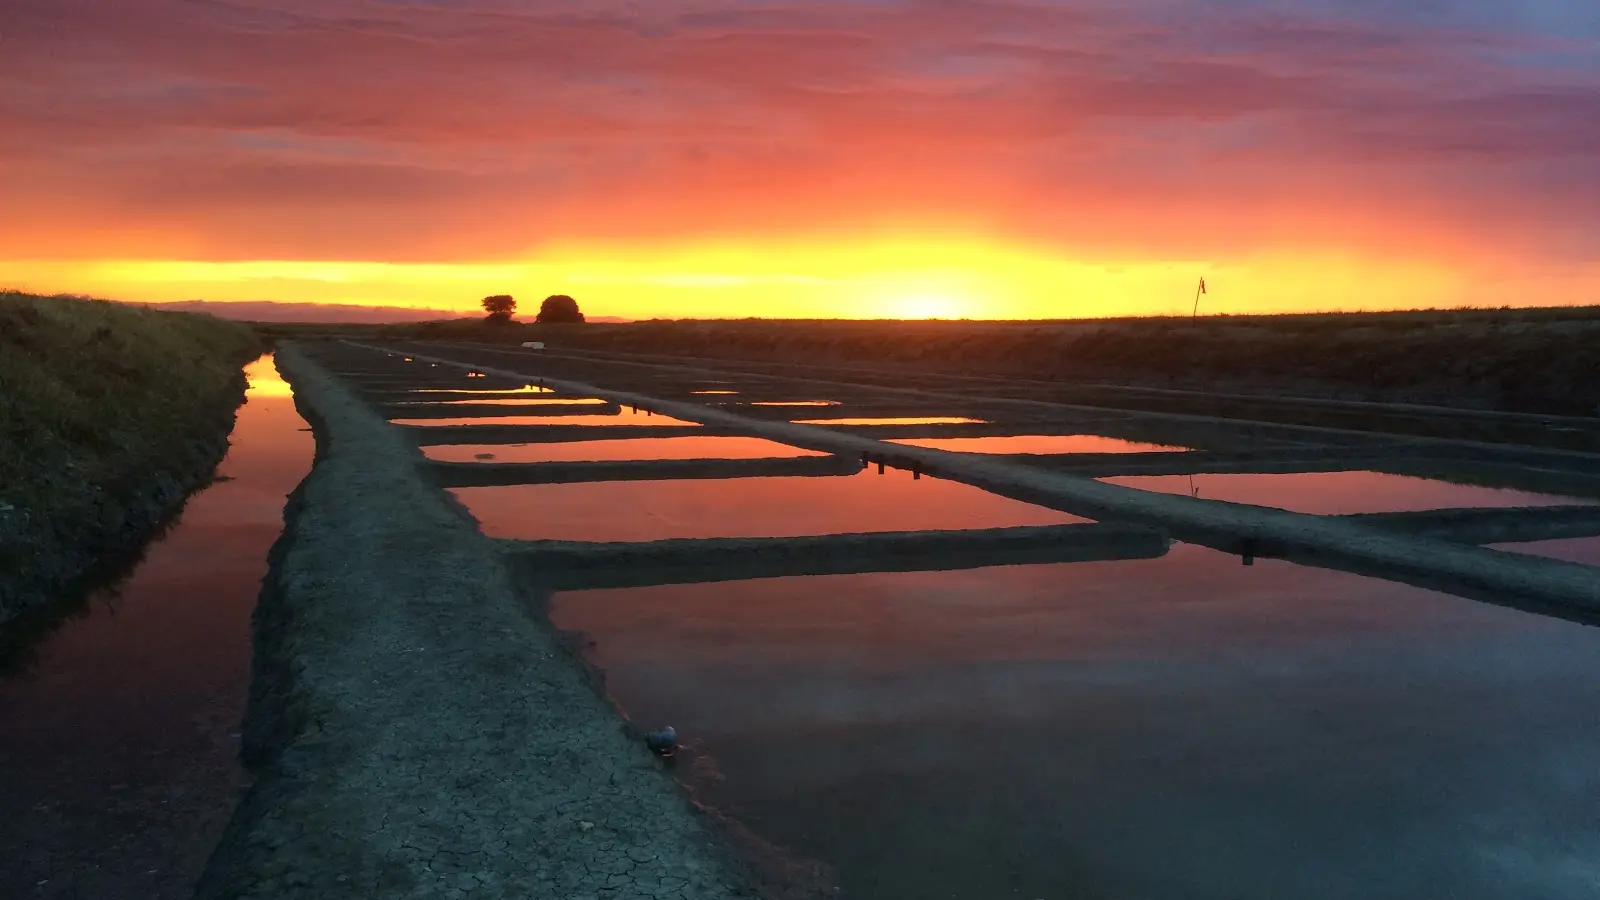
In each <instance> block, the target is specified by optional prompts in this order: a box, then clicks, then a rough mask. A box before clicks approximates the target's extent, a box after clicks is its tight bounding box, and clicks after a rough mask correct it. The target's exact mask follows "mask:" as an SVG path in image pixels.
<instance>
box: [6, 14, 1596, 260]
mask: <svg viewBox="0 0 1600 900" xmlns="http://www.w3.org/2000/svg"><path fill="white" fill-rule="evenodd" d="M1468 6H1469V5H1466V4H1457V5H1456V6H1451V5H1450V4H1446V7H1448V8H1450V9H1455V8H1457V7H1459V8H1460V9H1461V10H1462V12H1461V14H1460V16H1459V19H1460V21H1459V22H1458V21H1456V20H1455V19H1452V18H1450V17H1449V16H1444V17H1442V18H1441V19H1440V24H1435V25H1431V26H1425V25H1419V24H1417V23H1414V22H1385V21H1373V20H1370V19H1358V18H1355V17H1352V16H1346V17H1345V18H1339V17H1336V16H1333V15H1331V14H1315V13H1313V12H1311V11H1310V10H1312V9H1313V6H1312V4H1310V3H1307V4H1306V5H1305V10H1306V11H1305V12H1303V13H1302V14H1299V15H1293V14H1288V13H1285V12H1283V11H1282V10H1281V7H1280V9H1279V11H1276V12H1272V13H1267V12H1262V11H1252V10H1251V8H1250V7H1248V6H1243V5H1241V6H1238V7H1234V8H1232V9H1233V11H1232V12H1231V13H1229V14H1227V15H1220V14H1218V13H1217V12H1216V11H1215V8H1214V7H1211V6H1201V5H1196V4H1191V3H1188V2H1182V0H1173V2H1168V3H1137V4H1122V3H1112V2H1110V0H1103V2H1094V3H1080V4H1073V5H1071V6H1070V7H1069V6H1067V5H1065V4H1059V3H1047V2H1026V0H989V2H955V0H947V2H933V0H928V2H906V3H883V2H874V3H866V2H860V3H852V2H822V3H807V2H798V0H797V2H792V3H784V4H778V3H774V4H762V5H759V6H752V5H749V4H742V3H736V2H733V0H723V2H692V3H671V2H662V3H660V4H652V5H651V6H650V7H649V10H650V11H649V13H648V14H647V15H645V16H643V17H641V16H636V15H634V14H631V13H628V12H627V11H626V10H627V8H626V7H624V6H623V5H622V4H620V3H618V4H606V3H577V2H569V3H548V4H539V5H537V6H535V5H531V4H512V3H503V2H492V0H480V2H463V3H452V4H437V3H424V2H410V3H406V2H377V0H329V2H324V3H317V4H313V3H296V2H291V0H258V2H205V3H189V2H178V0H146V2H142V3H140V4H106V3H101V2H91V0H12V2H11V3H9V4H7V6H6V8H5V11H4V12H3V13H0V29H3V31H4V34H5V35H6V44H5V45H4V46H5V49H6V52H7V66H8V77H7V80H6V82H5V83H4V84H3V85H0V116H3V117H4V118H5V120H6V121H7V122H8V123H9V127H8V128H7V129H6V130H5V131H4V132H0V163H3V164H4V165H0V192H3V193H5V195H7V196H8V197H14V198H16V199H18V200H19V201H22V202H25V203H26V204H27V205H28V207H29V208H30V209H33V210H35V211H36V213H35V215H33V216H31V217H29V219H28V221H26V222H23V221H18V220H15V219H8V220H7V221H6V222H3V223H0V240H3V241H4V242H5V243H6V245H7V246H8V247H11V248H13V249H12V251H11V252H13V253H16V254H18V255H29V254H35V255H51V254H61V253H64V252H66V253H81V254H84V255H94V254H100V253H104V252H108V251H107V249H106V248H108V247H111V246H112V245H115V246H116V247H124V246H127V245H128V244H130V243H131V244H132V245H134V246H136V247H138V248H140V250H141V252H169V253H180V252H181V253H201V254H204V255H207V256H212V257H239V256H268V255H271V256H301V257H327V256H338V257H357V258H385V259H404V258H452V257H472V256H483V255H500V254H509V253H515V252H517V251H519V250H520V249H522V248H525V247H528V246H531V245H537V244H539V243H541V242H544V241H549V240H556V239H584V238H598V239H606V238H629V239H651V238H677V237H681V236H683V235H692V234H736V235H776V234H783V233H791V232H817V231H839V230H849V229H857V228H872V227H877V226H879V225H882V224H884V223H894V224H904V223H906V222H911V223H919V222H920V223H926V224H927V225H928V226H929V227H953V226H966V225H972V226H974V227H982V228H985V229H988V230H993V231H999V232H1003V233H1007V234H1014V235H1016V236H1018V237H1020V238H1024V239H1028V240H1033V241H1038V242H1046V243H1050V242H1055V243H1060V244H1062V245H1063V246H1065V245H1072V246H1090V247H1099V248H1101V249H1103V250H1105V251H1106V252H1127V253H1139V252H1145V253H1149V252H1156V253H1172V254H1186V253H1228V252H1237V251H1242V250H1248V249H1252V248H1259V247H1263V246H1278V245H1282V244H1286V243H1287V244H1291V245H1305V246H1326V245H1333V246H1350V247H1355V248H1358V249H1361V248H1365V249H1368V250H1371V251H1373V252H1387V251H1389V250H1390V249H1392V248H1393V247H1394V246H1395V245H1396V242H1397V241H1404V242H1406V243H1407V244H1408V245H1410V246H1417V245H1431V246H1437V247H1441V248H1446V249H1449V250H1451V251H1452V252H1466V251H1467V250H1468V249H1470V248H1474V247H1494V248H1497V249H1498V250H1499V251H1501V252H1516V253H1523V254H1533V255H1536V254H1540V253H1543V254H1553V253H1559V254H1566V255H1573V254H1577V255H1583V254H1586V253H1592V252H1593V250H1594V248H1592V247H1588V246H1586V245H1585V243H1584V241H1582V240H1581V239H1573V238H1571V235H1572V234H1574V233H1576V232H1581V231H1583V230H1584V229H1587V230H1588V231H1589V232H1593V231H1595V230H1596V229H1597V226H1600V222H1597V221H1596V219H1600V203H1596V200H1597V199H1600V161H1597V159H1600V158H1597V154H1596V151H1595V150H1593V149H1592V148H1594V147H1596V146H1600V124H1596V123H1600V74H1597V73H1596V71H1595V70H1594V69H1593V68H1590V69H1584V68H1582V67H1581V66H1580V67H1574V66H1573V65H1571V64H1570V54H1567V50H1566V45H1564V44H1563V42H1562V40H1561V38H1560V36H1559V35H1558V36H1550V35H1546V34H1541V33H1537V32H1531V31H1514V30H1495V29H1492V28H1487V27H1484V26H1483V25H1482V23H1481V22H1479V21H1478V20H1477V19H1475V18H1474V16H1473V15H1469V13H1471V12H1472V10H1471V9H1469V8H1468ZM108 223H114V224H108Z"/></svg>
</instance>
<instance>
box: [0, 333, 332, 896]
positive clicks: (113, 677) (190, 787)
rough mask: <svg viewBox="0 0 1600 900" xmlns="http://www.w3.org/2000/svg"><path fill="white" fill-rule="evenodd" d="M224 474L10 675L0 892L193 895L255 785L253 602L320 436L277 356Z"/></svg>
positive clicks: (1, 710) (267, 360) (0, 696)
mask: <svg viewBox="0 0 1600 900" xmlns="http://www.w3.org/2000/svg"><path fill="white" fill-rule="evenodd" d="M246 374H247V375H248V376H249V379H250V389H249V394H248V399H247V402H246V403H245V405H244V406H243V407H241V408H240V409H239V413H238V420H237V423H236V424H235V425H234V429H233V433H232V436H231V444H232V445H231V447H230V448H229V450H228V454H227V457H226V458H225V459H224V460H223V462H222V465H221V467H220V468H219V470H218V475H219V476H220V478H219V480H218V481H217V483H215V484H213V485H211V486H210V487H208V488H205V489H204V490H202V491H200V492H199V493H197V494H195V495H194V496H193V497H191V498H190V499H189V502H188V504H187V505H186V506H185V507H184V509H183V513H182V515H181V516H180V518H179V519H178V520H177V522H176V523H175V524H174V525H173V526H172V528H171V529H170V530H169V531H168V532H167V533H166V534H165V536H163V537H161V538H160V539H158V540H157V541H155V542H154V543H153V544H151V545H150V547H149V548H148V550H147V552H146V554H145V556H144V559H143V561H142V562H141V563H140V564H139V565H138V566H137V568H136V569H135V570H134V571H133V572H132V574H130V575H128V576H127V577H126V578H125V579H123V580H122V581H121V582H119V583H118V584H115V585H113V586H110V587H107V588H104V589H102V590H100V591H97V592H96V593H95V594H93V595H92V596H91V597H89V599H88V604H87V608H86V613H85V614H84V615H82V616H80V617H77V618H74V619H71V620H69V621H67V622H66V623H65V624H64V625H63V626H62V627H61V628H59V629H58V630H57V631H56V632H55V633H54V634H52V635H51V636H50V637H48V638H47V639H45V640H44V641H43V643H42V644H40V645H39V646H38V647H36V648H35V651H34V653H33V654H32V658H31V660H30V661H29V662H28V664H27V665H26V666H25V667H24V668H23V669H22V670H21V671H20V672H15V673H11V674H9V675H7V676H5V677H4V678H0V848H3V854H0V855H3V857H4V863H3V864H0V897H4V898H7V900H11V898H16V900H23V898H30V900H31V898H49V900H58V898H59V900H78V898H96V900H100V898H105V900H168V898H170V900H180V898H187V897H189V896H190V894H191V893H192V890H193V884H194V881H195V879H196V878H197V877H198V876H199V873H200V871H201V869H202V868H203V867H204V865H205V861H206V858H207V856H208V855H209V854H210V852H211V848H212V846H213V845H214V844H215V843H216V841H217V838H218V837H219V835H220V834H221V829H222V827H223V825H224V824H225V823H226V822H227V818H228V816H229V814H230V813H231V812H232V810H233V806H234V803H235V800H236V798H237V793H238V791H239V790H240V789H241V787H242V782H241V778H242V775H241V772H240V770H239V766H238V763H237V757H238V750H239V747H238V741H237V740H236V738H235V735H236V733H237V729H238V727H239V722H240V720H241V718H242V716H243V712H244V700H245V691H246V688H247V685H248V683H249V675H250V613H251V610H252V609H253V608H254V606H255V602H256V594H257V592H258V590H259V588H260V581H261V577H262V575H263V574H264V573H265V572H266V557H267V550H268V548H269V547H270V546H271V545H272V542H273V541H274V540H276V539H277V537H278V534H279V532H280V531H282V529H283V506H284V498H285V497H286V495H288V493H289V492H290V491H292V490H294V487H295V485H297V484H298V483H299V482H300V479H301V478H303V477H304V476H305V474H306V472H307V471H309V469H310V467H311V459H312V455H313V451H314V445H313V440H312V437H311V435H310V434H309V433H308V432H306V431H305V430H304V429H305V428H306V424H305V422H304V421H303V420H302V419H301V418H300V416H299V415H298V414H297V413H296V412H295V409H294V404H293V400H292V399H291V396H290V391H289V388H288V385H286V384H285V383H284V382H283V381H282V380H280V379H279V378H278V376H277V372H276V370H275V369H274V368H273V366H272V360H271V357H263V358H262V359H261V360H258V361H257V362H255V363H253V364H252V365H250V366H249V367H247V369H246Z"/></svg>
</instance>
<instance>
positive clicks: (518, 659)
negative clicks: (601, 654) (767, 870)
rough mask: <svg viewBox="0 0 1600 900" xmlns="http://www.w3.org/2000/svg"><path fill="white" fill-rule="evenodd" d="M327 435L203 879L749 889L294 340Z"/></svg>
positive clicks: (327, 891) (292, 887) (469, 539)
mask: <svg viewBox="0 0 1600 900" xmlns="http://www.w3.org/2000/svg"><path fill="white" fill-rule="evenodd" d="M278 360H279V365H280V367H281V369H282V370H283V372H284V374H285V375H286V376H287V377H288V378H289V379H290V380H291V381H292V382H293V384H294V387H295V393H296V398H297V402H298V404H299V406H300V408H301V409H302V411H303V412H304V413H305V414H306V417H307V418H308V420H310V421H311V422H312V423H313V424H314V426H315V428H316V432H317V439H318V453H319V458H318V462H317V465H316V468H315V469H314V471H313V472H312V474H311V476H310V477H309V478H308V479H307V480H306V482H305V483H304V484H303V485H302V486H301V488H300V490H299V491H298V492H297V494H296V496H295V497H294V498H293V499H292V501H291V509H290V521H289V522H288V527H287V529H286V531H285V535H284V538H283V539H282V540H281V541H280V543H279V544H278V546H277V547H275V548H274V553H273V569H272V572H271V573H270V574H269V576H268V579H267V583H266V587H265V589H264V590H263V594H262V598H261V606H260V608H259V609H258V611H257V614H256V629H257V633H256V654H257V659H256V672H255V682H254V684H253V685H252V696H251V711H250V717H249V720H248V722H247V725H246V735H245V740H246V753H247V759H248V761H249V762H251V764H252V765H253V766H254V767H255V768H256V770H257V773H258V780H257V782H256V785H255V787H254V788H253V790H252V791H251V793H250V795H249V797H248V798H247V799H246V801H245V803H244V804H243V806H242V807H241V809H240V812H239V814H238V815H237V816H236V817H235V820H234V821H233V823H232V824H231V825H230V827H229V832H228V835H227V836H226V837H225V838H224V841H223V843H222V846H221V847H220V848H219V850H218V852H217V855H216V856H215V857H214V858H213V861H212V864H211V866H210V868H209V870H208V872H207V876H206V878H205V880H204V881H203V882H202V885H201V888H200V891H199V896H200V897H202V898H224V897H226V898H245V897H258V898H269V897H270V898H273V900H281V898H317V900H340V898H352V900H353V898H373V897H406V898H429V900H432V898H441V900H442V898H456V897H467V896H471V897H508V898H509V897H517V898H522V897H562V898H568V897H570V898H577V897H595V898H599V897H607V898H674V900H700V898H722V897H734V896H743V895H744V894H742V893H741V891H742V887H741V879H740V877H739V876H738V875H737V874H736V872H735V871H734V868H733V866H732V865H731V864H730V863H729V862H727V859H726V858H725V857H724V856H723V854H722V853H721V851H720V849H719V845H718V843H717V840H716V838H715V836H714V835H713V834H712V833H711V831H710V830H709V829H708V827H707V826H706V825H705V824H704V822H703V821H702V820H701V818H700V817H699V816H698V815H697V814H696V813H695V812H694V811H693V810H692V809H691V807H690V805H689V804H688V802H687V800H686V799H685V798H684V796H683V794H682V793H681V791H680V789H679V788H678V787H677V786H676V785H675V784H674V783H673V782H672V781H671V779H670V778H669V777H667V775H666V774H664V773H663V771H662V770H661V767H660V765H659V763H658V762H657V761H656V760H655V759H654V758H653V757H652V756H650V755H649V754H648V753H647V752H646V750H645V749H644V747H643V746H642V745H640V744H639V743H638V742H636V741H634V740H633V739H631V738H630V737H629V736H627V735H626V734H625V733H624V731H623V728H622V723H621V721H620V720H619V719H618V718H617V715H616V713H615V712H614V711H613V710H612V709H611V708H610V706H609V705H607V704H606V703H605V702H604V701H603V700H602V699H601V698H600V697H599V696H597V695H596V694H595V693H594V692H593V691H592V690H591V688H590V686H589V685H588V683H587V681H586V675H585V673H584V672H583V670H582V668H581V666H580V665H578V664H577V662H576V661H575V660H574V659H573V658H572V657H571V656H570V655H569V654H568V653H567V652H566V651H564V650H563V649H562V647H561V645H560V643H559V642H558V641H557V639H556V638H555V637H554V636H553V635H552V634H551V633H550V632H549V631H548V630H546V629H545V628H543V627H541V626H540V625H539V624H537V623H536V621H535V619H534V618H533V617H532V616H530V615H528V613H527V612H526V611H525V609H523V608H522V607H521V604H520V601H519V598H518V595H517V593H516V591H515V590H514V589H513V586H512V581H511V579H510V577H509V575H508V572H507V569H506V567H505V566H504V564H503V563H502V560H501V558H500V556H499V555H498V553H497V552H496V549H495V546H494V544H493V543H492V542H491V541H489V540H488V539H487V538H484V537H482V536H481V535H479V534H478V533H477V531H476V530H475V529H474V527H473V525H472V524H471V523H470V522H469V521H468V520H467V519H466V518H465V517H464V516H463V515H462V514H461V513H460V511H459V510H458V509H457V508H455V507H453V506H451V505H450V504H449V502H448V500H447V497H446V495H445V494H444V493H443V492H442V491H441V490H439V489H438V488H437V487H435V486H432V485H431V484H427V483H426V482H425V479H423V478H422V477H420V476H419V474H418V471H417V464H418V462H419V461H420V458H421V457H420V454H419V453H418V451H417V448H416V447H415V445H414V444H410V443H409V442H407V441H406V440H405V438H404V436H403V435H402V433H401V432H400V430H399V429H396V428H393V427H390V426H388V425H387V424H386V423H384V421H383V420H382V419H380V418H378V417H377V416H376V415H375V414H374V413H373V412H372V411H371V410H370V409H369V408H368V407H367V406H366V405H365V404H364V403H362V402H361V401H360V400H359V399H357V398H356V397H355V396H354V395H353V394H352V393H351V392H350V391H348V390H347V389H346V388H345V387H343V386H342V385H340V384H338V383H337V382H336V380H335V379H333V378H332V377H331V376H329V375H328V374H327V373H326V372H324V371H323V370H321V369H320V367H318V366H316V365H315V364H313V363H311V362H310V361H309V360H308V359H306V357H305V356H304V355H302V354H301V353H299V352H298V351H296V350H295V349H294V348H293V347H292V346H285V347H283V348H281V349H280V351H279V356H278Z"/></svg>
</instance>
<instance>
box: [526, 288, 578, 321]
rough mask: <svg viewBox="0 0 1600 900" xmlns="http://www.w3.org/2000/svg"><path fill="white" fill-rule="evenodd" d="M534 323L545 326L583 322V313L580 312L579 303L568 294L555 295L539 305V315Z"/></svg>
mask: <svg viewBox="0 0 1600 900" xmlns="http://www.w3.org/2000/svg"><path fill="white" fill-rule="evenodd" d="M534 321H535V322H539V323H542V324H545V325H561V324H566V323H569V322H582V321H583V313H581V312H579V311H578V301H576V300H574V299H572V298H571V297H568V296H567V295H566V294H555V295H553V296H550V297H546V298H544V303H542V304H540V305H539V315H538V316H536V317H535V318H534Z"/></svg>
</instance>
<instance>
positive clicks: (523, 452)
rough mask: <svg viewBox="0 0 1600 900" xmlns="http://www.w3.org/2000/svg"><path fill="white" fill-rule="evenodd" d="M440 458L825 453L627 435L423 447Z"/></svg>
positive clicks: (736, 441) (761, 443)
mask: <svg viewBox="0 0 1600 900" xmlns="http://www.w3.org/2000/svg"><path fill="white" fill-rule="evenodd" d="M422 450H423V454H424V455H426V456H427V457H428V458H429V459H437V460H441V461H444V462H480V461H486V460H492V461H494V462H519V463H521V462H603V461H610V460H651V459H767V458H777V457H792V456H825V455H827V454H824V453H820V452H818V451H815V450H802V449H801V448H799V447H791V446H789V445H788V444H780V443H777V442H776V441H767V440H762V439H761V438H749V437H667V438H628V439H623V440H614V441H570V442H556V443H548V444H536V443H530V444H459V445H443V446H437V447H424V448H422Z"/></svg>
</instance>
